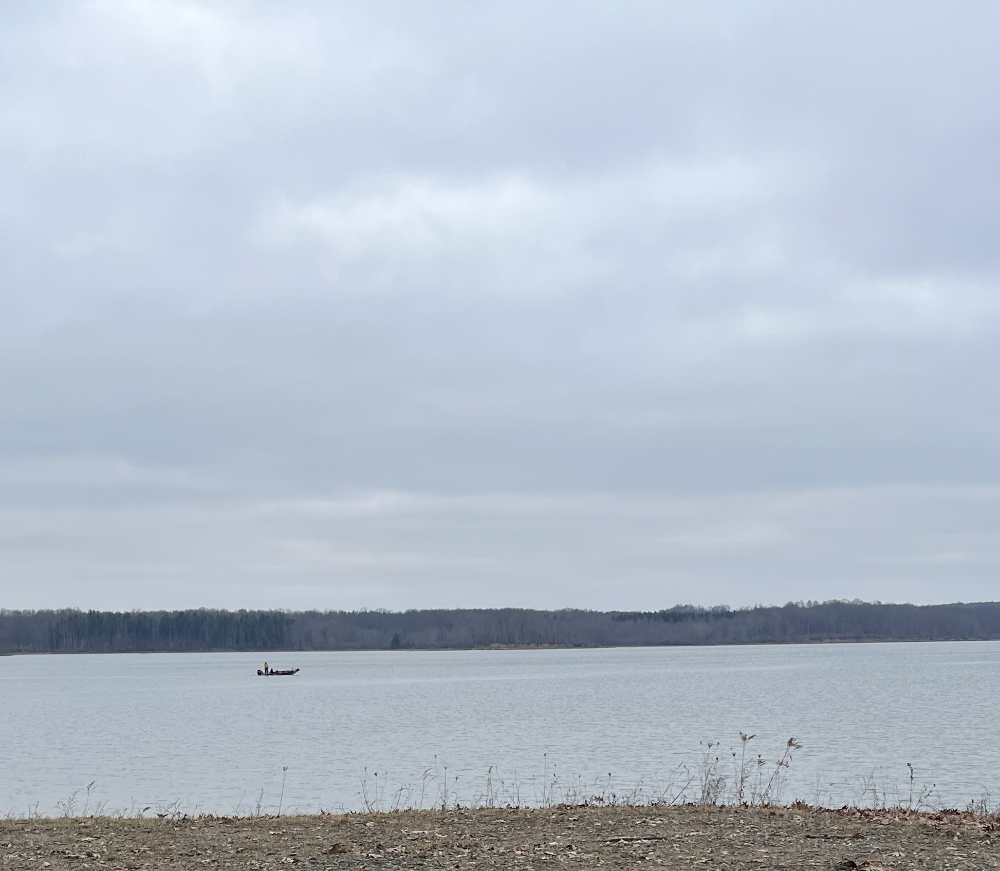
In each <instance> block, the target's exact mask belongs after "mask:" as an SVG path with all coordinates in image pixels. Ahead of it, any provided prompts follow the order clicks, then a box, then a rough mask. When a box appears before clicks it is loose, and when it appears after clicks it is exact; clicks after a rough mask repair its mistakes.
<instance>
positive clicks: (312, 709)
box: [0, 642, 1000, 813]
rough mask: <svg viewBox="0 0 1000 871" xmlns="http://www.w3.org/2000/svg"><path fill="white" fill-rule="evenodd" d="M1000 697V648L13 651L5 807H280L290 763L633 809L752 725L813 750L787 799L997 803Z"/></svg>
mask: <svg viewBox="0 0 1000 871" xmlns="http://www.w3.org/2000/svg"><path fill="white" fill-rule="evenodd" d="M265 659H267V661H268V662H269V663H270V664H271V666H272V667H275V668H285V667H293V666H298V667H300V668H301V669H302V671H301V673H300V674H298V675H296V676H294V677H291V678H266V679H265V678H260V677H258V676H257V674H256V670H257V669H258V668H260V667H262V665H263V662H264V660H265ZM998 690H1000V642H947V643H935V644H837V645H789V646H774V647H763V646H762V647H710V648H639V649H614V650H516V651H515V650H503V651H433V652H430V651H428V652H421V651H392V652H364V653H296V654H273V653H269V654H267V655H263V654H260V655H256V654H243V653H224V654H118V655H92V656H86V655H64V656H17V657H0V741H2V742H3V746H4V752H3V754H2V756H0V758H2V760H3V761H2V762H0V811H15V812H25V811H26V810H27V809H28V808H29V806H31V807H33V806H35V805H36V803H37V805H38V808H39V810H40V811H43V812H53V811H56V810H57V803H58V802H60V801H65V800H66V799H67V798H68V797H69V796H70V795H71V794H72V793H73V792H74V791H75V790H79V791H80V792H79V795H78V803H79V805H80V806H81V807H82V804H83V802H84V800H85V793H86V786H87V784H89V783H91V782H94V787H93V789H92V791H91V796H90V802H91V807H93V805H94V803H95V802H96V803H104V806H105V807H106V808H107V809H112V808H137V809H138V808H141V807H146V806H152V807H157V806H166V805H169V804H173V803H175V802H179V803H180V806H181V807H183V808H184V809H185V810H187V811H188V812H192V811H196V810H204V811H212V812H218V813H232V812H233V811H234V810H236V809H239V810H241V811H243V812H247V811H248V810H250V809H251V808H252V807H253V806H254V805H255V804H256V803H257V801H258V800H261V801H262V803H263V806H264V808H265V809H268V808H269V809H272V810H273V809H274V807H275V806H276V805H277V802H278V799H279V795H280V791H281V781H282V776H283V773H284V772H283V768H284V767H286V766H287V769H288V770H287V772H286V773H284V776H285V786H284V798H283V802H284V807H285V808H297V809H301V810H317V809H319V808H321V807H323V808H327V809H337V808H342V807H343V808H349V809H351V808H353V809H357V808H361V807H362V806H363V803H364V799H365V797H366V796H367V797H368V799H369V800H373V798H374V796H375V795H376V794H377V795H378V796H380V797H381V799H382V800H383V802H384V803H385V804H389V803H390V802H391V801H392V797H393V795H394V794H395V795H399V796H400V797H401V798H402V799H403V800H408V801H409V803H417V802H418V800H421V799H422V800H423V802H424V804H429V803H431V802H434V801H437V800H438V799H439V798H440V796H441V794H442V789H443V784H444V783H445V778H446V779H447V784H448V786H447V790H448V795H449V796H450V797H451V798H452V800H454V798H455V797H457V798H458V799H459V800H461V801H463V802H468V801H471V800H473V799H475V798H476V797H481V796H483V795H484V794H486V790H487V784H489V785H490V786H489V788H490V789H491V790H492V794H494V795H497V796H498V797H501V798H503V797H507V798H510V797H511V796H512V795H514V793H513V792H512V790H514V789H515V788H516V790H517V796H519V798H520V800H521V801H523V802H537V801H540V800H542V799H544V798H549V797H556V798H558V797H559V794H560V793H558V791H559V790H566V789H569V788H577V789H579V790H581V791H582V792H586V791H592V792H593V791H597V792H605V793H607V792H614V793H616V794H619V795H621V794H624V793H626V792H628V791H629V790H630V789H632V788H634V787H635V785H636V784H637V783H641V784H642V785H643V787H644V788H646V789H653V788H660V789H663V788H667V787H669V786H671V784H678V783H681V782H682V780H678V777H679V774H678V766H687V769H688V770H689V771H691V772H696V771H697V769H698V765H699V759H700V758H701V753H702V752H703V749H704V748H703V745H702V744H701V743H700V742H706V741H721V742H722V744H721V749H722V751H723V753H722V756H720V770H722V772H723V773H724V774H729V775H730V776H731V773H732V764H731V761H732V757H731V756H730V755H729V748H733V749H735V748H736V747H737V745H739V743H740V742H739V735H738V733H739V732H740V731H741V730H742V731H744V732H752V733H756V734H757V736H758V737H757V738H756V739H754V741H753V742H752V744H751V745H750V749H751V751H752V752H754V753H757V752H760V753H763V755H764V757H765V758H766V759H768V760H770V761H773V760H774V759H776V758H777V757H778V756H779V755H780V753H781V750H782V747H783V745H784V743H785V741H786V740H787V739H788V738H789V737H791V736H795V738H797V739H798V740H800V741H801V742H802V743H803V745H804V747H803V749H802V750H801V751H800V752H799V753H798V755H797V756H796V757H795V759H794V761H793V762H792V766H791V768H790V770H789V773H788V779H787V783H786V786H785V789H784V792H783V798H784V799H786V800H791V799H794V798H802V799H804V800H806V801H810V802H816V801H820V802H822V803H825V804H834V805H839V804H842V803H844V802H845V801H858V800H863V801H870V800H871V798H872V792H871V790H872V789H874V790H875V791H876V792H878V793H881V792H888V793H889V796H888V797H889V798H890V800H891V799H892V798H893V795H892V790H893V787H894V786H896V787H898V788H899V790H900V791H901V792H902V793H903V798H904V799H905V798H906V795H907V791H908V789H909V784H908V778H909V770H908V768H907V763H911V764H912V765H913V766H914V769H915V772H916V775H915V779H916V785H917V790H918V791H919V788H920V786H922V785H928V786H930V785H931V784H934V785H935V786H934V793H935V796H936V797H937V800H938V801H939V802H941V803H944V804H949V805H964V804H965V803H967V802H968V801H970V800H973V799H977V798H979V797H980V796H981V795H982V793H983V791H984V790H990V791H992V792H993V793H994V794H997V795H1000V789H998V787H1000V782H998V781H1000V776H998V771H1000V764H998V763H1000V746H998V742H997V741H996V738H995V733H996V729H997V727H996V722H997V718H996V704H997V702H996V700H997V699H998V698H1000V692H998ZM491 767H492V770H490V769H491ZM445 768H447V775H445ZM376 775H377V776H376ZM873 776H874V779H873ZM501 783H502V784H503V789H504V790H506V792H502V791H501V788H500V785H501ZM400 789H402V790H403V792H401V793H400V792H399V790H400ZM865 789H867V790H868V792H867V794H866V795H862V792H863V791H864V790H865ZM554 791H555V792H554ZM262 792H263V796H262V797H261V793H262Z"/></svg>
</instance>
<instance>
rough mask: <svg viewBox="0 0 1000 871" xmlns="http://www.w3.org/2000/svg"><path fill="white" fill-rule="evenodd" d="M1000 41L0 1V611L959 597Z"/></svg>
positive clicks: (981, 342)
mask: <svg viewBox="0 0 1000 871" xmlns="http://www.w3.org/2000/svg"><path fill="white" fill-rule="evenodd" d="M998 33H1000V7H997V6H996V4H993V3H988V2H987V3H962V2H960V3H956V4H947V5H942V4H933V3H927V4H923V3H917V2H912V0H907V2H900V3H892V2H882V3H877V4H871V3H860V2H854V3H852V2H826V3H809V4H805V3H791V2H788V3H781V2H773V3H757V2H753V3H747V2H728V3H727V2H719V3H702V2H692V3H685V2H671V3H663V2H660V0H656V2H642V0H635V2H629V3H625V4H621V3H614V4H612V3H598V2H587V0H583V2H581V0H573V2H555V0H553V2H546V3H536V2H517V0H512V2H504V3H460V2H436V0H426V2H421V3H410V2H398V3H394V2H389V0H385V2H379V3H377V4H376V3H369V2H357V3H350V2H345V3H337V4H334V3H327V2H316V3H310V2H298V3H253V2H238V3H236V2H234V3H228V4H227V3H191V2H182V0H178V2H142V0H124V2H80V3H45V4H16V3H8V4H4V5H3V6H2V7H0V168H2V171H0V607H6V608H49V607H80V608H113V609H132V608H183V607H202V606H204V607H225V608H241V607H247V608H272V607H277V608H291V609H299V608H318V609H355V608H388V609H394V610H397V609H404V608H420V607H500V606H521V607H538V608H564V607H574V608H599V609H658V608H665V607H670V606H672V605H674V604H677V603H693V604H701V605H713V604H717V603H726V604H730V605H732V606H741V605H752V604H756V603H783V602H785V601H790V600H793V601H794V600H809V599H813V600H825V599H830V598H845V599H853V598H861V599H865V600H875V599H878V600H882V601H909V602H917V603H927V602H944V601H977V600H988V599H998V598H1000V592H998V578H1000V574H998V569H1000V457H998V454H997V445H998V434H1000V433H998V428H1000V391H998V387H997V385H998V383H1000V292H998V275H1000V244H998V241H1000V171H998V170H1000V167H998V154H1000V152H998V148H997V143H998V140H1000V101H998V100H997V98H996V95H997V94H998V93H1000V63H998V62H997V59H996V41H997V35H998Z"/></svg>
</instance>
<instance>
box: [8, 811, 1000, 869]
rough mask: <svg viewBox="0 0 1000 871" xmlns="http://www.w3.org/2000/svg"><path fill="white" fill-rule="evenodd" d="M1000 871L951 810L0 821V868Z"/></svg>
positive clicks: (990, 821) (987, 837)
mask: <svg viewBox="0 0 1000 871" xmlns="http://www.w3.org/2000/svg"><path fill="white" fill-rule="evenodd" d="M294 865H302V866H308V867H316V868H333V869H354V868H378V869H381V868H385V869H389V868H401V869H407V868H449V869H459V871H461V869H473V868H475V869H492V868H497V869H501V868H511V869H531V868H557V867H558V868H567V869H571V868H581V869H582V868H587V869H590V868H598V867H602V868H608V869H614V868H646V867H665V868H670V869H678V871H680V869H698V871H704V869H726V871H735V869H789V871H791V869H795V871H801V869H813V868H816V869H824V871H830V869H838V871H852V869H869V871H879V869H885V871H888V869H970V871H986V869H994V868H996V869H1000V820H997V819H995V818H993V817H984V816H981V815H973V814H968V813H958V812H947V811H946V812H942V813H937V814H921V813H915V812H904V811H861V810H839V811H830V810H817V809H813V808H808V807H798V806H795V807H790V808H773V809H768V808H733V807H705V806H692V805H686V806H682V807H673V808H656V807H553V808H544V809H479V810H439V811H402V812H396V813H385V814H345V815H330V814H320V815H317V816H288V817H284V816H283V817H261V818H256V819H248V818H233V819H230V818H219V817H199V818H196V819H168V818H153V819H113V818H110V817H96V818H95V817H91V818H83V819H18V820H5V821H3V822H0V868H2V869H5V871H6V869H20V868H25V869H29V868H30V869H42V868H49V869H82V868H95V869H96V868H116V869H158V868H171V869H174V868H176V869H181V868H184V869H194V868H213V869H285V868H288V867H290V866H294Z"/></svg>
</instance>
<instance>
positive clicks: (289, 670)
mask: <svg viewBox="0 0 1000 871" xmlns="http://www.w3.org/2000/svg"><path fill="white" fill-rule="evenodd" d="M298 671H301V669H299V668H286V669H285V670H284V671H278V670H277V669H273V668H271V669H268V670H267V671H264V669H262V668H258V669H257V674H258V675H260V676H261V677H271V675H278V676H279V677H280V676H281V675H292V674H295V673H296V672H298Z"/></svg>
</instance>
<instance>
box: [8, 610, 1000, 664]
mask: <svg viewBox="0 0 1000 871" xmlns="http://www.w3.org/2000/svg"><path fill="white" fill-rule="evenodd" d="M991 638H1000V602H980V603H975V604H951V605H923V606H917V605H890V604H881V603H878V602H875V603H864V602H837V601H834V602H822V603H820V602H808V603H797V604H796V603H789V604H788V605H783V606H780V607H763V606H760V607H755V608H741V609H736V610H733V609H730V608H727V607H722V606H720V607H716V608H696V607H692V606H688V605H682V606H677V607H674V608H668V609H666V610H662V611H648V612H637V611H607V612H603V611H579V610H563V611H533V610H528V609H521V608H500V609H455V610H437V611H405V612H393V611H351V612H347V611H324V612H320V611H299V612H285V611H218V610H208V609H199V610H191V611H144V612H110V611H87V612H82V611H75V610H62V611H2V610H0V653H114V652H126V651H156V650H162V651H180V650H258V651H260V650H379V649H384V650H389V649H397V648H424V649H433V648H488V647H536V646H558V647H571V646H580V647H602V646H638V645H667V644H760V643H788V642H812V641H885V640H924V641H932V640H941V639H991Z"/></svg>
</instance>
